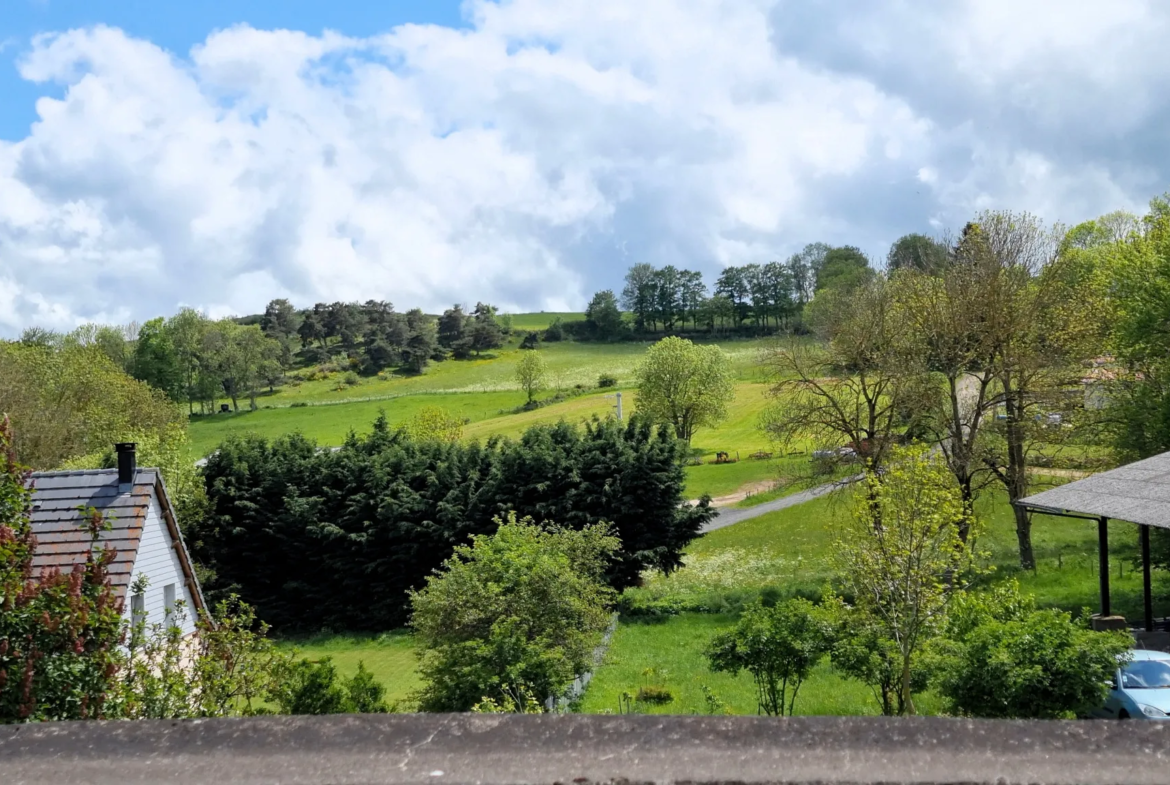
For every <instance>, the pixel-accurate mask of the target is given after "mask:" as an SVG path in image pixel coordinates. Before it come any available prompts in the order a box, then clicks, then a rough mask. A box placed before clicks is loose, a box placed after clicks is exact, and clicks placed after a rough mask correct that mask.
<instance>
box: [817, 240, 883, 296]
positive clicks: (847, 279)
mask: <svg viewBox="0 0 1170 785" xmlns="http://www.w3.org/2000/svg"><path fill="white" fill-rule="evenodd" d="M874 275H875V273H874V270H873V268H872V267H870V266H869V258H868V257H867V256H866V255H865V254H864V253H862V252H861V251H860V250H859V249H858V248H855V247H853V246H852V245H845V246H841V247H840V248H830V249H829V250H828V252H826V253H825V255H824V258H823V259H822V260H821V262H820V266H819V267H817V269H816V290H817V291H818V292H819V291H820V290H822V289H836V290H839V291H849V290H851V289H855V288H857V287H858V286H861V285H862V284H864V283H866V282H867V281H869V280H870V279H872V278H873V277H874Z"/></svg>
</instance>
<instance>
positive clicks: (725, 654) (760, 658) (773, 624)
mask: <svg viewBox="0 0 1170 785" xmlns="http://www.w3.org/2000/svg"><path fill="white" fill-rule="evenodd" d="M830 634H831V629H830V627H829V625H828V624H826V623H825V621H824V620H823V619H822V618H821V616H820V614H818V613H817V611H816V608H815V606H814V605H813V604H812V603H810V602H808V601H807V600H803V599H793V600H788V601H786V602H782V603H777V604H776V605H774V606H772V607H770V608H769V607H767V606H765V605H763V604H759V605H756V606H755V607H752V608H750V609H748V610H747V612H745V613H744V614H743V617H742V618H741V619H740V621H739V624H737V625H736V626H735V629H734V630H732V631H730V632H726V633H721V634H719V635H716V636H715V637H714V638H713V639H712V640H711V643H710V645H709V646H708V648H707V659H708V660H709V661H710V663H711V670H712V671H715V672H716V673H718V672H727V673H731V674H733V675H734V674H737V673H739V672H740V671H741V670H746V671H747V672H748V673H750V674H751V675H752V678H753V679H755V683H756V695H757V701H758V704H759V710H760V712H762V713H764V714H767V715H768V716H779V717H782V716H784V715H785V714H788V715H791V714H792V712H793V708H794V706H795V704H796V695H797V693H798V692H799V691H800V686H801V684H802V683H803V682H804V680H805V679H806V678H808V675H809V673H811V671H812V669H813V667H814V666H816V664H817V663H818V662H819V661H820V659H821V658H822V657H823V656H824V655H825V653H826V652H828V650H829V644H830Z"/></svg>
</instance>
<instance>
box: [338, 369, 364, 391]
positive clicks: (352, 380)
mask: <svg viewBox="0 0 1170 785" xmlns="http://www.w3.org/2000/svg"><path fill="white" fill-rule="evenodd" d="M341 380H342V381H343V382H344V383H345V384H346V386H348V387H357V386H358V385H359V384H361V383H362V380H361V379H359V378H358V375H357V373H355V372H354V371H346V373H345V376H343V377H341Z"/></svg>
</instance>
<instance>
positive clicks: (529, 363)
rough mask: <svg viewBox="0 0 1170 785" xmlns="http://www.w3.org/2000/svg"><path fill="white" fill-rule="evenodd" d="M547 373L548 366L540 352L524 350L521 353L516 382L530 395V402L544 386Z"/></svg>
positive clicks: (517, 364)
mask: <svg viewBox="0 0 1170 785" xmlns="http://www.w3.org/2000/svg"><path fill="white" fill-rule="evenodd" d="M546 373H547V366H546V365H545V362H544V357H543V356H541V354H540V352H536V351H532V352H524V353H523V354H521V355H520V360H519V361H518V362H517V363H516V382H517V384H519V385H520V389H522V390H523V391H524V392H525V394H527V395H528V403H529V404H531V403H532V401H533V399H534V398H535V397H536V393H538V392H539V391H540V390H541V388H542V387H543V386H544V377H545V375H546Z"/></svg>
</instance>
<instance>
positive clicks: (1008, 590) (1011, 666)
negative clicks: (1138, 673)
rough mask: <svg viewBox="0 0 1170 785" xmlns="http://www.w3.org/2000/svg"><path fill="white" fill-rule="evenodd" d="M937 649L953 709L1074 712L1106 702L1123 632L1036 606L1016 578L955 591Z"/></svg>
mask: <svg viewBox="0 0 1170 785" xmlns="http://www.w3.org/2000/svg"><path fill="white" fill-rule="evenodd" d="M954 605H955V607H954V609H953V610H952V613H951V619H949V620H948V625H947V629H946V630H945V631H944V636H943V637H942V638H940V640H939V642H938V644H939V645H938V651H937V652H936V655H935V660H936V662H935V669H936V677H935V686H936V688H937V689H938V692H939V694H941V695H942V696H943V698H944V699H945V700H946V702H947V704H948V708H949V710H950V711H951V712H953V713H955V714H959V715H966V716H971V717H990V718H995V719H1049V720H1055V719H1075V718H1077V717H1081V716H1084V715H1085V713H1086V712H1088V711H1089V710H1091V709H1094V708H1097V707H1098V706H1100V705H1102V704H1103V703H1104V702H1105V698H1106V696H1107V693H1108V691H1109V686H1108V685H1109V682H1110V681H1111V680H1112V678H1113V675H1114V673H1115V671H1116V670H1117V665H1118V661H1119V660H1123V658H1124V656H1125V655H1126V652H1127V651H1128V649H1129V648H1130V646H1132V645H1133V639H1132V637H1131V636H1130V635H1129V633H1127V632H1095V631H1093V630H1091V629H1090V628H1089V626H1088V624H1087V620H1085V619H1081V620H1077V621H1074V620H1073V619H1072V617H1071V616H1070V615H1069V614H1068V613H1067V612H1065V611H1060V610H1037V609H1036V606H1035V599H1034V598H1033V597H1032V596H1031V595H1028V596H1024V595H1021V594H1020V591H1019V586H1018V585H1017V584H1016V583H1015V582H1014V581H1013V582H1010V583H1007V584H1005V585H1001V586H1000V587H997V588H996V589H995V590H993V591H990V592H978V593H971V594H968V595H967V596H965V597H964V596H959V597H957V598H956V600H955V603H954Z"/></svg>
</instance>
